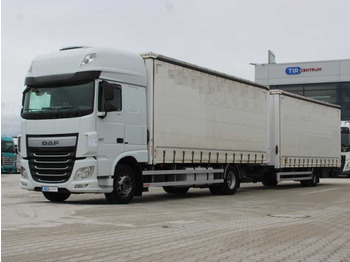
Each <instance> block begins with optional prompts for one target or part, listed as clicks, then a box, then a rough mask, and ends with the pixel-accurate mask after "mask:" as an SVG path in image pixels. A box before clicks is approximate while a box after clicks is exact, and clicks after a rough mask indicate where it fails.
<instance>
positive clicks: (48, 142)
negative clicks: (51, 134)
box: [41, 141, 59, 146]
mask: <svg viewBox="0 0 350 262" xmlns="http://www.w3.org/2000/svg"><path fill="white" fill-rule="evenodd" d="M41 144H42V145H43V146H56V145H58V144H59V141H42V143H41Z"/></svg>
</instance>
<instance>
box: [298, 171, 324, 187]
mask: <svg viewBox="0 0 350 262" xmlns="http://www.w3.org/2000/svg"><path fill="white" fill-rule="evenodd" d="M318 180H319V174H318V169H316V168H314V169H312V177H311V179H310V180H301V181H300V184H301V185H302V186H305V187H314V186H317V184H318Z"/></svg>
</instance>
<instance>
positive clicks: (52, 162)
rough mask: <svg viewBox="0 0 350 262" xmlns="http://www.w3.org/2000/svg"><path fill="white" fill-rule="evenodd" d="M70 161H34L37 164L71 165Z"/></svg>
mask: <svg viewBox="0 0 350 262" xmlns="http://www.w3.org/2000/svg"><path fill="white" fill-rule="evenodd" d="M69 161H70V160H69V159H67V160H65V161H38V160H36V159H34V163H37V164H66V163H69Z"/></svg>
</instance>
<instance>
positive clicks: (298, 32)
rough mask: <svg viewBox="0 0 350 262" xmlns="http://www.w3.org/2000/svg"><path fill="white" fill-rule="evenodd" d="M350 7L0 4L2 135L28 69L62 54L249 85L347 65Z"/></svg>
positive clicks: (339, 0)
mask: <svg viewBox="0 0 350 262" xmlns="http://www.w3.org/2000/svg"><path fill="white" fill-rule="evenodd" d="M349 10H350V1H349V0H332V1H326V0H265V1H261V0H245V1H243V0H241V1H239V0H213V1H209V0H133V1H126V0H100V1H96V0H94V1H93V0H68V1H66V0H50V1H45V0H2V1H1V133H2V134H7V135H11V136H17V135H18V134H19V133H20V122H21V118H20V110H21V101H22V92H23V90H24V88H25V87H24V79H25V76H26V73H27V71H28V68H29V66H30V64H31V61H32V60H33V59H34V58H35V57H36V56H38V55H39V54H43V53H50V52H54V51H58V50H59V49H60V48H62V47H67V46H76V45H84V46H99V47H113V48H117V49H121V50H126V51H132V52H135V53H144V52H148V51H152V52H154V53H158V54H162V55H166V56H170V57H173V58H176V59H179V60H183V61H185V62H189V63H193V64H196V65H199V66H203V67H207V68H210V69H213V70H217V71H220V72H223V73H226V74H230V75H234V76H237V77H240V78H245V79H248V80H251V81H254V66H252V65H250V63H267V52H268V50H269V49H270V50H272V51H273V52H274V53H275V55H276V62H277V63H288V62H300V61H318V60H334V59H349V58H350V34H349V26H350V15H349Z"/></svg>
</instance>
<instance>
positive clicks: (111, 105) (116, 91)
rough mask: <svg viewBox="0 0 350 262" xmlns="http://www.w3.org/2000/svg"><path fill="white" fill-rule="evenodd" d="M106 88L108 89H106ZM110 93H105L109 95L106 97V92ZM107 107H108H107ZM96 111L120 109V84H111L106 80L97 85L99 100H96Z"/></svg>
mask: <svg viewBox="0 0 350 262" xmlns="http://www.w3.org/2000/svg"><path fill="white" fill-rule="evenodd" d="M107 89H109V90H108V91H107ZM111 89H112V90H113V92H112V94H109V95H107V97H109V98H108V99H106V92H111V91H110V90H111ZM107 108H108V109H107ZM98 111H100V112H103V111H109V112H110V111H122V87H121V85H117V84H111V83H107V82H101V83H100V87H99V101H98Z"/></svg>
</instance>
